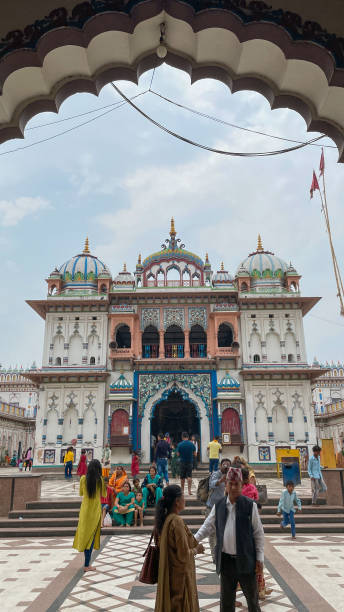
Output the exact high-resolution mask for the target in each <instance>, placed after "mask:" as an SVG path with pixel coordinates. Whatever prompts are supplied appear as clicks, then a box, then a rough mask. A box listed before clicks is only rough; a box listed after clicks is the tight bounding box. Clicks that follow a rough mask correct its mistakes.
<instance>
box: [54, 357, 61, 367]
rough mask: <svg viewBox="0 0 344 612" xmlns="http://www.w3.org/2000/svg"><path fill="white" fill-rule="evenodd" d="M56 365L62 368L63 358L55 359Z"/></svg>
mask: <svg viewBox="0 0 344 612" xmlns="http://www.w3.org/2000/svg"><path fill="white" fill-rule="evenodd" d="M55 365H57V366H60V365H61V357H56V359H55Z"/></svg>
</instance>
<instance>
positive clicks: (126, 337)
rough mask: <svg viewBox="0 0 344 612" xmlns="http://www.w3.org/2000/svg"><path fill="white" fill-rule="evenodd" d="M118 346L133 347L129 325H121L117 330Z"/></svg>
mask: <svg viewBox="0 0 344 612" xmlns="http://www.w3.org/2000/svg"><path fill="white" fill-rule="evenodd" d="M116 342H117V347H118V348H119V349H121V348H131V333H130V329H129V327H128V325H120V326H119V328H118V329H117V332H116Z"/></svg>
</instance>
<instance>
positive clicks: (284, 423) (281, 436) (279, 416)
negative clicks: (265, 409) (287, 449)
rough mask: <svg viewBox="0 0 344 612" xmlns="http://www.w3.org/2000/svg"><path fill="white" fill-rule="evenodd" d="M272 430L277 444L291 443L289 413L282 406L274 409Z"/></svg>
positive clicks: (279, 405)
mask: <svg viewBox="0 0 344 612" xmlns="http://www.w3.org/2000/svg"><path fill="white" fill-rule="evenodd" d="M272 430H273V432H274V435H275V441H276V442H287V443H288V442H289V425H288V415H287V411H286V409H285V408H284V406H282V405H281V404H278V405H277V406H274V407H273V409H272Z"/></svg>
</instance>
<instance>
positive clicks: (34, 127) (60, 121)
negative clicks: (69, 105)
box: [25, 102, 123, 132]
mask: <svg viewBox="0 0 344 612" xmlns="http://www.w3.org/2000/svg"><path fill="white" fill-rule="evenodd" d="M119 103H120V104H121V106H122V105H123V102H112V104H106V105H105V106H100V107H99V108H94V109H93V110H89V111H86V112H85V113H78V114H77V115H70V116H69V117H64V119H56V120H54V121H48V122H47V123H40V124H39V125H32V126H31V127H28V128H25V131H26V132H28V131H29V130H38V129H39V128H43V127H48V126H49V125H56V124H57V123H63V122H65V121H71V120H72V119H78V118H79V117H85V115H91V114H92V113H99V111H101V110H104V109H106V108H113V107H114V106H116V105H117V104H119Z"/></svg>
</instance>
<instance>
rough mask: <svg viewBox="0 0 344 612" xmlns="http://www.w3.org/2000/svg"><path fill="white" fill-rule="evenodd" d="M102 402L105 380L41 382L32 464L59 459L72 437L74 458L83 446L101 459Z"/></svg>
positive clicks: (56, 463)
mask: <svg viewBox="0 0 344 612" xmlns="http://www.w3.org/2000/svg"><path fill="white" fill-rule="evenodd" d="M104 406H105V383H61V384H56V383H55V384H46V385H44V389H43V390H41V391H40V405H39V411H38V416H37V427H36V445H35V446H36V453H35V465H42V464H48V465H59V464H61V463H63V456H64V453H65V450H66V448H67V447H68V446H70V445H72V441H74V442H73V446H74V447H75V448H76V455H75V461H76V462H78V461H79V458H80V454H81V449H83V448H85V449H87V450H88V458H89V459H91V458H95V459H101V454H102V448H103V432H104V410H105V408H104ZM75 441H76V442H75Z"/></svg>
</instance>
